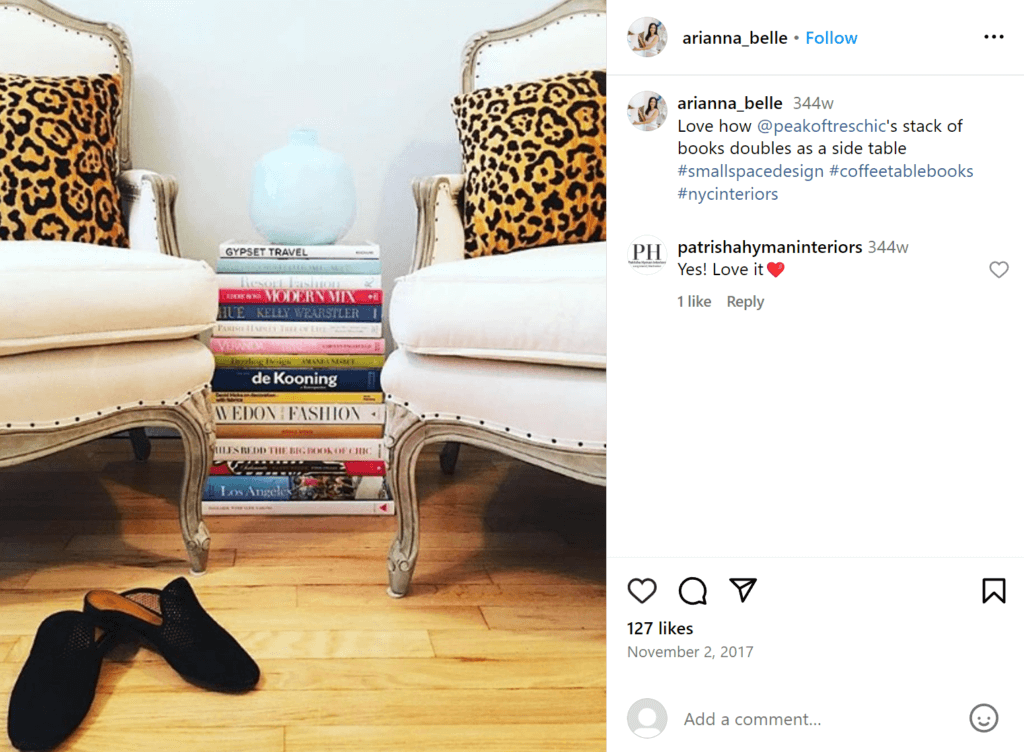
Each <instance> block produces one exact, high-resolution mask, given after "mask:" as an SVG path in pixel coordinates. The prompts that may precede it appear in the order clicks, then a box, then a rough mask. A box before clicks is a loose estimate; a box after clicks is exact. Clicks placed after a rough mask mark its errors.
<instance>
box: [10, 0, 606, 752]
mask: <svg viewBox="0 0 1024 752" xmlns="http://www.w3.org/2000/svg"><path fill="white" fill-rule="evenodd" d="M56 2H57V4H53V3H51V2H49V0H0V695H2V697H0V716H2V717H3V721H4V726H5V728H6V732H7V733H6V736H3V737H0V749H6V748H11V749H19V750H38V749H62V750H63V749H67V750H96V751H100V750H102V751H103V752H116V751H118V750H124V751H126V752H127V751H129V750H130V751H133V752H134V751H135V750H142V749H145V750H180V749H187V748H206V749H210V750H217V751H218V752H231V751H232V750H245V751H246V752H262V751H263V750H282V751H283V750H288V751H289V752H292V751H295V752H299V751H310V752H311V751H313V750H333V749H338V750H343V749H353V750H355V749H358V750H362V751H363V752H374V751H376V750H393V749H396V748H397V747H398V745H401V746H402V747H403V748H408V749H415V750H421V751H422V752H431V751H432V750H437V751H440V750H444V751H445V752H448V751H450V750H453V749H456V750H458V749H480V750H501V751H502V752H519V751H523V752H526V751H527V750H529V751H530V752H534V751H536V750H603V749H605V743H606V742H605V739H606V733H605V692H606V667H605V661H606V650H605V541H606V522H605V520H606V504H605V482H606V481H605V479H606V469H605V468H606V462H605V459H606V453H607V444H606V441H607V439H606V378H605V374H606V352H607V347H606V339H607V337H606V285H605V281H606V248H605V245H606V244H605V239H606V122H605V121H606V95H605V67H606V50H605V45H606V18H605V10H606V9H605V0H561V2H556V1H555V0H509V1H508V2H501V3H480V2H478V1H477V0H438V1H437V2H432V3H415V2H413V1H412V0H387V1H386V2H382V3H376V4H370V3H360V2H356V0H337V1H331V2H329V1H328V0H293V2H281V0H146V2H129V1H128V0H56ZM618 43H619V44H621V42H618ZM620 117H621V116H620ZM4 745H9V746H8V747H5V746H4Z"/></svg>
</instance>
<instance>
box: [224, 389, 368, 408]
mask: <svg viewBox="0 0 1024 752" xmlns="http://www.w3.org/2000/svg"><path fill="white" fill-rule="evenodd" d="M383 401H384V395H383V394H381V393H380V392H232V391H227V392H213V393H211V395H210V402H213V403H216V404H218V405H224V404H244V405H272V404H277V403H278V402H301V403H310V402H325V403H329V404H332V405H333V404H338V403H345V404H349V403H351V404H364V405H369V404H380V403H382V402H383Z"/></svg>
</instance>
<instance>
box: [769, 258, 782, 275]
mask: <svg viewBox="0 0 1024 752" xmlns="http://www.w3.org/2000/svg"><path fill="white" fill-rule="evenodd" d="M785 268H786V265H785V264H783V263H782V262H781V261H772V262H770V263H769V264H768V273H769V274H771V275H772V276H773V277H778V276H779V275H780V274H782V272H783V271H784V270H785Z"/></svg>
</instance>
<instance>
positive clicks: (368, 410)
mask: <svg viewBox="0 0 1024 752" xmlns="http://www.w3.org/2000/svg"><path fill="white" fill-rule="evenodd" d="M213 413H214V416H215V418H216V420H217V434H218V435H222V430H223V428H224V426H225V425H227V424H230V423H260V424H264V425H267V424H276V423H284V424H308V423H313V424H316V423H330V424H333V425H339V424H340V425H347V424H363V425H383V424H384V405H382V404H369V405H366V404H361V403H339V402H327V403H317V402H289V403H279V404H272V405H251V404H244V403H222V402H216V403H214V405H213Z"/></svg>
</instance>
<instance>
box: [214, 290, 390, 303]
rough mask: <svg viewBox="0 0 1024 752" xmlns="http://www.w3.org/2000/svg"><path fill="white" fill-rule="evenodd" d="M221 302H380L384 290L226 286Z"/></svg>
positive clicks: (382, 299)
mask: <svg viewBox="0 0 1024 752" xmlns="http://www.w3.org/2000/svg"><path fill="white" fill-rule="evenodd" d="M220 302H221V304H222V305H223V304H226V303H235V304H238V303H241V304H243V305H244V304H256V305H259V304H272V305H290V304H294V305H381V303H383V302H384V291H383V290H335V289H323V288H316V289H298V288H246V289H240V288H226V289H222V290H221V291H220Z"/></svg>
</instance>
